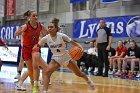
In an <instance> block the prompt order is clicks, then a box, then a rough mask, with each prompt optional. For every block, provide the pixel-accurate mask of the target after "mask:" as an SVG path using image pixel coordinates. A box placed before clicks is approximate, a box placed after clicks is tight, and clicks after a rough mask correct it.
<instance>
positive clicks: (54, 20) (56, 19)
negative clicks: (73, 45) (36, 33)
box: [51, 18, 59, 30]
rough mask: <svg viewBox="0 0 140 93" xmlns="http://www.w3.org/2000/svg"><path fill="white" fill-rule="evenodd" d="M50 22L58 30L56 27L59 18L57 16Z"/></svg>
mask: <svg viewBox="0 0 140 93" xmlns="http://www.w3.org/2000/svg"><path fill="white" fill-rule="evenodd" d="M51 23H53V24H54V26H55V27H56V28H57V29H58V30H59V27H58V23H59V19H58V18H53V19H52V21H51Z"/></svg>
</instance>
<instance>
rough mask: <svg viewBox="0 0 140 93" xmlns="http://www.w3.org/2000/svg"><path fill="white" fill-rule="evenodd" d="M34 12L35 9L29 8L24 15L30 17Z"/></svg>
mask: <svg viewBox="0 0 140 93" xmlns="http://www.w3.org/2000/svg"><path fill="white" fill-rule="evenodd" d="M32 12H35V11H31V10H28V11H26V12H25V13H24V14H23V16H24V17H29V16H31V14H32Z"/></svg>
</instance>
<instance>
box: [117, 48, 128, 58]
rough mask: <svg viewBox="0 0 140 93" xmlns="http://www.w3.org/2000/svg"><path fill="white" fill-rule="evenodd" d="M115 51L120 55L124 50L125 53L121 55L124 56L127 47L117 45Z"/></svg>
mask: <svg viewBox="0 0 140 93" xmlns="http://www.w3.org/2000/svg"><path fill="white" fill-rule="evenodd" d="M116 52H118V55H117V56H120V55H121V53H122V52H124V53H125V54H124V55H123V57H125V55H126V52H127V48H126V47H125V46H122V47H121V48H119V47H117V48H116Z"/></svg>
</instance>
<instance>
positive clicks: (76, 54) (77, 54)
mask: <svg viewBox="0 0 140 93" xmlns="http://www.w3.org/2000/svg"><path fill="white" fill-rule="evenodd" d="M69 54H70V56H71V58H72V59H73V60H79V59H80V58H81V57H82V55H83V51H82V50H81V49H80V48H78V47H73V48H71V49H70V51H69Z"/></svg>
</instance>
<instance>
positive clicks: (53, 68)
mask: <svg viewBox="0 0 140 93" xmlns="http://www.w3.org/2000/svg"><path fill="white" fill-rule="evenodd" d="M59 67H60V64H59V63H57V62H56V61H54V60H52V61H51V62H50V63H49V65H48V69H47V71H46V72H45V75H44V80H43V83H44V84H43V85H44V91H47V90H48V86H49V82H50V76H51V74H52V73H53V72H54V71H56V70H57V69H58V68H59Z"/></svg>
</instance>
